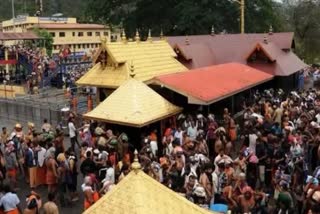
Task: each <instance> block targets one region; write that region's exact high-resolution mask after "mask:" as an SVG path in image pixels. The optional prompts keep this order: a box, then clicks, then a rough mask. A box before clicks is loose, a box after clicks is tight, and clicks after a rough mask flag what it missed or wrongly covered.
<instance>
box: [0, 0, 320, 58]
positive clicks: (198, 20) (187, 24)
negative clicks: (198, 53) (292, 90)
mask: <svg viewBox="0 0 320 214" xmlns="http://www.w3.org/2000/svg"><path fill="white" fill-rule="evenodd" d="M42 1H43V13H42V15H43V16H51V15H52V14H54V13H62V14H64V15H65V16H69V17H76V18H78V21H80V22H86V23H101V24H106V25H110V26H111V27H113V26H116V27H120V28H124V29H125V30H126V33H127V36H129V37H133V36H134V34H135V31H136V29H139V31H140V34H141V36H142V37H146V36H147V32H148V29H151V30H152V34H153V35H154V36H156V35H159V34H160V31H161V30H163V32H164V34H165V35H192V34H208V33H210V31H211V26H214V28H215V31H216V32H217V33H219V32H222V31H226V32H228V33H239V32H240V5H239V4H238V3H237V2H236V1H238V0H196V1H195V0H72V1H71V0H70V1H66V0H42ZM36 2H37V1H35V0H15V11H16V12H15V13H16V15H18V14H26V13H27V14H30V15H33V14H35V12H36V11H37V10H38V6H37V4H36ZM245 3H246V4H245V5H246V6H245V32H246V33H263V32H267V31H268V29H269V26H270V25H272V27H273V29H274V31H275V32H281V31H294V32H295V35H296V44H297V52H298V54H299V55H300V57H302V58H304V59H305V60H306V61H307V62H312V61H318V62H319V61H320V57H319V53H320V50H319V49H320V44H319V43H320V39H319V38H320V37H319V36H320V1H319V0H282V2H279V0H245ZM11 17H12V11H11V0H1V7H0V20H5V19H9V18H11Z"/></svg>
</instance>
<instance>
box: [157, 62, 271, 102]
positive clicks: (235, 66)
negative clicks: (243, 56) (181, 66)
mask: <svg viewBox="0 0 320 214" xmlns="http://www.w3.org/2000/svg"><path fill="white" fill-rule="evenodd" d="M272 78H273V75H270V74H267V73H265V72H262V71H260V70H257V69H254V68H252V67H249V66H247V65H243V64H239V63H228V64H221V65H216V66H210V67H204V68H199V69H194V70H190V71H188V72H183V73H178V74H170V75H163V76H159V77H156V78H155V79H154V80H155V82H156V83H158V84H161V85H163V86H164V87H166V88H169V89H170V90H173V91H175V92H177V93H180V94H182V95H184V96H186V97H188V100H189V103H190V104H203V105H208V104H211V103H214V102H217V101H219V100H222V99H224V98H226V97H229V96H232V95H234V94H237V93H239V92H241V91H244V90H247V89H249V88H252V87H254V86H256V85H259V84H261V83H264V82H266V81H268V80H271V79H272Z"/></svg>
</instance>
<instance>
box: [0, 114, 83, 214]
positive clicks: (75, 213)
mask: <svg viewBox="0 0 320 214" xmlns="http://www.w3.org/2000/svg"><path fill="white" fill-rule="evenodd" d="M14 124H15V122H14V121H4V120H2V118H0V127H3V126H6V127H7V128H8V130H10V129H11V127H13V126H14ZM22 125H24V126H25V127H26V124H22ZM65 146H66V147H65V148H68V147H69V146H70V141H69V139H68V137H66V139H65ZM81 184H82V175H81V174H79V176H78V192H79V198H80V200H79V201H77V202H73V203H70V204H68V205H67V206H65V207H61V206H60V205H59V203H58V205H59V209H60V213H61V214H64V213H68V214H80V213H82V211H83V196H82V193H81V189H80V186H81ZM18 187H19V190H18V192H17V193H18V196H19V198H20V201H21V207H22V208H25V207H26V203H25V199H26V196H27V195H28V194H29V193H30V187H29V185H28V184H26V182H25V179H24V177H23V176H22V175H21V174H20V175H19V176H18ZM35 191H36V192H38V193H39V194H40V195H41V197H42V199H43V203H45V202H46V201H47V193H48V191H47V187H46V186H41V187H38V188H36V190H35Z"/></svg>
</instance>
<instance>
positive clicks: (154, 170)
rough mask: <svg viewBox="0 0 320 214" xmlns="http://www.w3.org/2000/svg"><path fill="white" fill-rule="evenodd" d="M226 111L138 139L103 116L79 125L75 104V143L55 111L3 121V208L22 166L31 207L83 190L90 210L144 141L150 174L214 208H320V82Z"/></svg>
mask: <svg viewBox="0 0 320 214" xmlns="http://www.w3.org/2000/svg"><path fill="white" fill-rule="evenodd" d="M222 116H223V119H222V120H217V119H216V118H215V116H214V115H213V114H208V115H204V114H202V113H201V112H196V113H194V114H181V115H179V116H178V117H177V118H175V120H174V122H172V121H173V120H171V122H170V123H168V124H167V126H166V128H165V130H163V131H162V132H163V133H161V131H160V130H149V132H148V133H147V134H146V135H144V136H142V137H141V141H140V142H133V141H132V140H130V139H132V138H131V137H130V136H129V135H128V134H126V133H124V132H119V130H111V129H108V128H107V126H106V124H103V123H97V122H94V121H85V122H84V123H83V124H81V126H79V127H78V126H77V123H76V122H75V119H76V116H75V115H74V114H72V113H71V114H70V116H69V121H68V131H69V133H68V134H69V138H70V147H69V148H65V147H66V146H65V145H66V144H65V141H66V139H65V138H66V137H65V135H64V132H63V130H62V128H61V127H59V126H57V127H52V126H51V124H50V123H48V121H47V120H44V123H43V125H42V127H41V129H39V128H38V129H37V128H36V127H35V125H34V124H32V123H29V124H28V130H27V131H26V132H24V131H23V127H22V126H21V124H16V126H15V127H14V130H13V131H7V130H6V128H5V127H4V128H3V130H2V134H1V153H0V160H1V161H0V178H1V181H2V182H1V183H3V186H2V189H0V190H2V192H3V195H2V196H1V197H0V207H2V208H3V209H4V210H3V211H4V213H18V210H19V209H20V208H19V201H20V200H19V198H17V197H16V195H15V193H14V191H16V190H17V188H19V184H18V183H17V173H22V174H23V175H24V177H25V179H26V182H28V183H29V185H30V190H31V194H30V197H31V198H29V197H28V198H29V201H30V202H27V208H26V209H31V210H38V209H45V213H51V212H49V211H48V210H47V209H53V210H57V209H58V208H57V206H56V205H55V202H54V201H55V200H54V199H55V198H57V199H58V200H57V201H58V204H59V205H60V206H65V205H66V203H71V204H72V203H76V201H78V200H79V196H83V198H84V201H83V206H84V210H86V209H88V208H89V207H90V206H91V205H92V204H94V203H95V202H96V201H97V200H99V198H100V197H102V196H103V195H104V194H106V193H107V192H108V191H110V190H111V189H112V188H113V187H114V186H116V185H117V184H118V182H120V181H121V179H122V178H124V177H125V176H126V175H127V174H128V173H129V172H130V170H131V169H130V166H131V163H132V161H133V158H134V154H133V153H134V151H135V149H138V150H139V161H140V163H141V166H142V170H143V171H144V172H145V173H146V174H148V175H149V176H151V177H153V178H154V179H156V180H157V181H159V182H160V183H162V184H163V185H165V186H167V187H168V188H170V189H172V190H173V191H176V192H177V193H179V194H180V195H182V196H184V197H186V198H187V199H188V200H190V201H192V202H193V203H195V204H197V205H199V206H201V207H203V208H205V209H211V210H215V209H216V208H217V207H218V206H219V207H220V208H221V207H225V209H227V210H230V211H232V213H261V214H263V213H320V186H319V179H320V147H319V142H320V93H319V92H318V91H316V90H308V91H303V92H294V91H293V92H291V93H289V94H286V93H284V92H283V91H281V90H272V89H271V90H265V91H263V92H258V91H257V92H256V93H255V96H254V100H253V101H252V102H246V103H245V104H244V111H243V114H242V116H241V117H239V118H234V117H233V116H232V115H231V114H230V112H229V110H228V109H227V108H226V109H224V110H223V115H222ZM79 176H80V177H81V179H80V180H81V181H83V184H82V185H81V187H80V188H78V183H77V181H78V180H77V178H78V177H79ZM40 185H47V187H48V194H49V197H48V198H49V199H50V200H49V202H47V203H50V204H49V205H47V206H45V205H44V206H43V207H42V204H41V200H40V199H41V197H40V195H39V194H37V193H36V190H37V187H38V186H40ZM79 192H80V193H81V195H79ZM8 198H9V199H10V200H8ZM80 198H82V197H80ZM8 201H10V202H8ZM13 201H14V203H13ZM31 201H32V202H31ZM30 204H31V205H32V206H31V205H30ZM1 205H2V206H1ZM48 207H50V208H48ZM12 210H15V212H11V211H12ZM20 210H21V209H20ZM21 212H22V211H21ZM23 212H24V213H29V212H26V211H25V210H24V211H23ZM56 212H58V211H56ZM30 213H32V212H30Z"/></svg>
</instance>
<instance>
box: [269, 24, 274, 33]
mask: <svg viewBox="0 0 320 214" xmlns="http://www.w3.org/2000/svg"><path fill="white" fill-rule="evenodd" d="M272 34H273V27H272V25H270V27H269V35H272Z"/></svg>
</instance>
